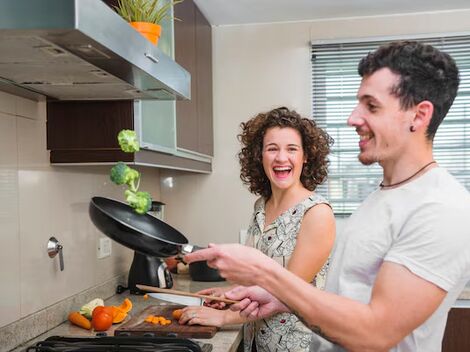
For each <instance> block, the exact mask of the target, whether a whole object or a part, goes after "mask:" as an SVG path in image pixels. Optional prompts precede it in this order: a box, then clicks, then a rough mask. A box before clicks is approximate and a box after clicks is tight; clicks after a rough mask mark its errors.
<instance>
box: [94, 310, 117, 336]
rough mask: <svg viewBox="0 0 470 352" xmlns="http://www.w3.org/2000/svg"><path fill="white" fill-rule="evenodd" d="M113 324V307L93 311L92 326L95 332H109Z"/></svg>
mask: <svg viewBox="0 0 470 352" xmlns="http://www.w3.org/2000/svg"><path fill="white" fill-rule="evenodd" d="M112 324H113V307H103V306H99V307H96V308H95V309H93V313H92V317H91V325H92V326H93V329H94V330H95V331H105V330H108V329H109V328H110V327H111V325H112Z"/></svg>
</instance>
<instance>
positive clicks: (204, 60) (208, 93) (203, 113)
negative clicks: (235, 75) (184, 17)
mask: <svg viewBox="0 0 470 352" xmlns="http://www.w3.org/2000/svg"><path fill="white" fill-rule="evenodd" d="M196 43H197V46H196V71H197V82H196V91H197V97H196V101H197V116H198V149H197V151H198V152H199V153H202V154H205V155H214V142H213V139H214V137H213V127H212V31H211V26H210V24H209V22H208V21H207V20H206V18H205V17H204V15H203V14H202V13H201V11H199V9H198V8H196Z"/></svg>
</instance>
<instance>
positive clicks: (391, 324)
mask: <svg viewBox="0 0 470 352" xmlns="http://www.w3.org/2000/svg"><path fill="white" fill-rule="evenodd" d="M281 269H282V268H279V267H273V268H271V269H268V270H270V271H271V273H270V274H268V275H264V276H263V279H262V282H260V286H262V287H264V288H265V289H267V290H268V291H269V292H271V293H272V294H274V296H276V297H277V298H278V299H279V300H280V301H282V302H283V303H284V304H285V305H287V306H288V307H289V308H290V309H291V311H292V312H294V313H295V314H297V315H299V316H300V317H301V319H302V320H303V321H304V322H305V323H306V325H307V326H309V327H310V328H311V329H312V330H313V331H319V332H321V334H322V335H324V336H325V337H326V338H327V339H329V340H331V341H334V342H335V343H338V344H339V345H341V346H343V347H345V348H346V349H347V350H350V351H364V352H365V351H382V350H389V349H390V348H392V347H393V346H395V345H396V344H397V343H398V342H400V341H401V340H402V339H403V338H404V337H405V336H406V335H408V334H409V333H411V331H412V330H414V329H415V328H416V327H418V326H419V325H421V324H422V323H423V322H424V321H425V320H426V319H427V318H429V317H430V316H431V314H432V313H433V312H434V311H435V310H436V309H437V307H438V306H439V304H440V303H441V302H442V300H443V299H444V297H445V295H446V292H445V291H444V290H442V289H441V288H439V287H437V286H435V285H434V284H432V283H430V282H429V281H426V280H424V279H422V278H420V277H418V276H416V275H415V274H413V273H411V272H410V271H409V270H408V269H406V268H405V267H403V266H401V265H398V264H395V263H391V262H384V264H383V265H382V267H381V269H380V271H379V273H378V275H377V279H376V283H375V285H374V288H373V291H372V297H371V300H370V302H369V303H368V304H363V303H359V302H357V301H354V300H351V299H348V298H345V297H341V296H338V295H334V294H332V293H329V292H324V291H320V290H318V289H315V288H313V287H311V286H310V285H309V284H307V283H305V282H304V281H302V280H300V279H299V278H297V277H296V276H295V275H292V274H291V273H288V272H287V271H285V270H281ZM271 274H272V275H271ZM285 287H289V289H288V290H286V289H285Z"/></svg>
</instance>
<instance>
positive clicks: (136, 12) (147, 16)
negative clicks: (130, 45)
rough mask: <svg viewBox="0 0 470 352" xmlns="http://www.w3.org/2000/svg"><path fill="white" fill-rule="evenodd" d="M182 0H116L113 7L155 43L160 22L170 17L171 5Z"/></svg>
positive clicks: (159, 29) (160, 28) (158, 36)
mask: <svg viewBox="0 0 470 352" xmlns="http://www.w3.org/2000/svg"><path fill="white" fill-rule="evenodd" d="M182 1H183V0H118V5H117V6H115V9H116V11H117V13H118V14H119V15H121V17H122V18H124V19H125V20H126V21H127V22H129V24H130V25H131V26H132V27H134V28H135V29H136V30H137V31H138V32H140V33H141V34H142V35H143V36H144V37H146V38H147V39H148V40H150V41H151V42H152V43H153V44H155V45H157V43H158V39H159V38H160V34H161V31H162V27H161V25H160V23H161V22H162V21H163V20H165V19H166V18H170V12H169V11H170V10H171V8H172V6H174V5H176V4H179V3H180V2H182Z"/></svg>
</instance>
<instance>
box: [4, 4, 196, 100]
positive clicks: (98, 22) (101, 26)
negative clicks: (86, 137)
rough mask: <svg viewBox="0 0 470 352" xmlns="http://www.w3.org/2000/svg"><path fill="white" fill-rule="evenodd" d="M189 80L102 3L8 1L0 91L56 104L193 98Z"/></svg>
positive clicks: (176, 66)
mask: <svg viewBox="0 0 470 352" xmlns="http://www.w3.org/2000/svg"><path fill="white" fill-rule="evenodd" d="M190 79H191V77H190V74H189V73H188V72H187V71H186V70H185V69H184V68H182V67H181V66H179V65H178V64H177V63H176V62H174V61H173V60H172V59H171V58H170V57H168V56H167V55H165V54H164V53H163V52H162V51H161V50H159V49H158V47H156V46H154V45H153V44H152V43H150V42H149V41H148V40H147V39H145V38H144V37H143V36H142V35H140V34H139V33H138V32H137V31H135V30H134V29H133V28H132V27H131V26H130V25H129V24H128V23H127V22H126V21H124V19H122V18H121V17H120V16H119V15H118V14H117V13H115V12H114V11H113V10H112V9H111V8H110V7H108V6H107V5H106V4H105V3H104V2H102V1H101V0H1V1H0V89H1V90H4V91H9V92H11V93H14V94H18V95H22V96H26V97H30V98H31V97H32V98H40V97H41V96H42V97H44V96H47V97H48V98H52V99H57V100H122V99H126V100H127V99H129V100H130V99H160V100H176V99H189V98H190Z"/></svg>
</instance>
